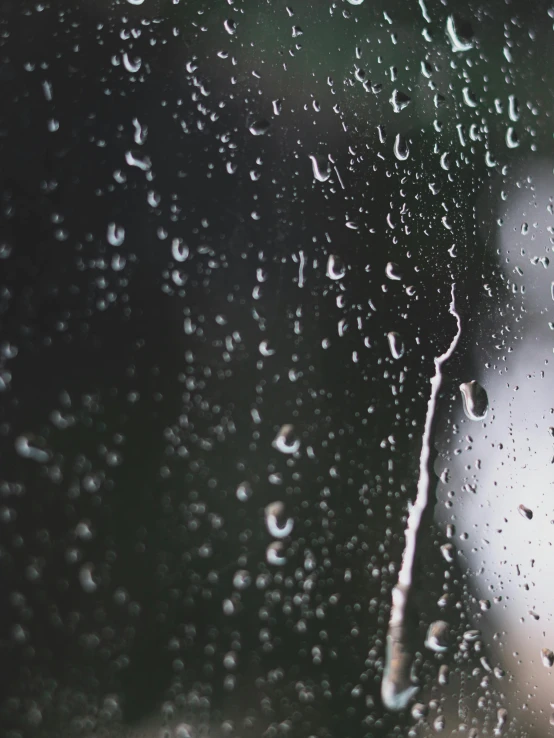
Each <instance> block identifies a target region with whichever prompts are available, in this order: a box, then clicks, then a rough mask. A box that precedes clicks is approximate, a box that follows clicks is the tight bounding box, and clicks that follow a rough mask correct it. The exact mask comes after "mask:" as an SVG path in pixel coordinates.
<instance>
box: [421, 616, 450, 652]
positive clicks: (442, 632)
mask: <svg viewBox="0 0 554 738" xmlns="http://www.w3.org/2000/svg"><path fill="white" fill-rule="evenodd" d="M448 642H449V627H448V623H447V622H445V621H444V620H435V622H434V623H431V625H430V626H429V629H428V631H427V637H426V639H425V646H426V647H427V648H428V649H429V650H431V651H435V653H444V652H445V651H446V650H447V649H448Z"/></svg>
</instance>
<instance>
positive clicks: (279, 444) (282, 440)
mask: <svg viewBox="0 0 554 738" xmlns="http://www.w3.org/2000/svg"><path fill="white" fill-rule="evenodd" d="M272 445H273V447H274V448H276V449H277V451H281V453H283V454H295V453H297V452H298V451H299V449H300V439H298V438H296V436H295V435H294V426H292V425H290V424H288V423H287V424H286V425H283V426H281V429H280V430H279V433H277V435H276V436H275V438H274V439H273V444H272Z"/></svg>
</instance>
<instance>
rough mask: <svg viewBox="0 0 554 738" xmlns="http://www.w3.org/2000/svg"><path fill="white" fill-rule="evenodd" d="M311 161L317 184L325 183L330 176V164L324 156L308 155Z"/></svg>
mask: <svg viewBox="0 0 554 738" xmlns="http://www.w3.org/2000/svg"><path fill="white" fill-rule="evenodd" d="M310 159H311V160H312V171H313V173H314V177H315V179H317V181H318V182H327V180H328V179H329V177H330V176H331V164H330V162H329V160H328V159H326V158H325V157H324V156H317V155H313V154H310Z"/></svg>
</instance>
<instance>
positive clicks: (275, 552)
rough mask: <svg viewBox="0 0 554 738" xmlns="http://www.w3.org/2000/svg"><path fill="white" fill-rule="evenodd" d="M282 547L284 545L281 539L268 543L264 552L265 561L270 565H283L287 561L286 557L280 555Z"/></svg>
mask: <svg viewBox="0 0 554 738" xmlns="http://www.w3.org/2000/svg"><path fill="white" fill-rule="evenodd" d="M283 548H284V546H283V544H282V543H281V541H274V542H273V543H270V544H269V546H268V547H267V549H266V552H265V558H266V561H267V563H268V564H270V565H271V566H284V565H285V564H286V563H287V559H286V557H285V556H282V555H281V552H282V551H283Z"/></svg>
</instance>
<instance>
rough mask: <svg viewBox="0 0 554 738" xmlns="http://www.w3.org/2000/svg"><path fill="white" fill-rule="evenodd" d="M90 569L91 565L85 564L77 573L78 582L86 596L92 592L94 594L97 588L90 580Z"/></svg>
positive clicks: (92, 580) (91, 579)
mask: <svg viewBox="0 0 554 738" xmlns="http://www.w3.org/2000/svg"><path fill="white" fill-rule="evenodd" d="M92 569H93V566H92V564H85V565H84V566H82V567H81V569H80V571H79V582H80V583H81V587H82V588H83V589H84V591H85V592H86V593H87V594H92V592H96V590H97V588H98V585H97V584H96V582H95V581H94V579H93V578H92Z"/></svg>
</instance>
